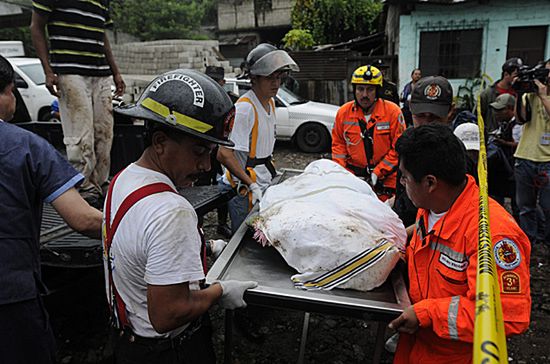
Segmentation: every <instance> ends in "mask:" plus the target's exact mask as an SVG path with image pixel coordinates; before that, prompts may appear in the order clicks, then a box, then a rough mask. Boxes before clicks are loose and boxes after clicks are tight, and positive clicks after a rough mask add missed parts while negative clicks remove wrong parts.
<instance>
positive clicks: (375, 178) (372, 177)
mask: <svg viewBox="0 0 550 364" xmlns="http://www.w3.org/2000/svg"><path fill="white" fill-rule="evenodd" d="M370 182H371V183H372V187H374V186H376V182H378V176H377V175H376V173H374V172H372V173H371V174H370Z"/></svg>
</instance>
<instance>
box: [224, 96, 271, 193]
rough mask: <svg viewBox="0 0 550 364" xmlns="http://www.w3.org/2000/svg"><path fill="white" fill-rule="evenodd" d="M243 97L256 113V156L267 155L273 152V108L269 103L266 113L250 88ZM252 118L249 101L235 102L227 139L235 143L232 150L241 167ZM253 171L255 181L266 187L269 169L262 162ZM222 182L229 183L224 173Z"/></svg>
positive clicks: (249, 142)
mask: <svg viewBox="0 0 550 364" xmlns="http://www.w3.org/2000/svg"><path fill="white" fill-rule="evenodd" d="M243 97H247V98H249V99H250V101H252V103H253V104H254V106H255V107H256V112H257V113H258V140H257V141H256V158H266V157H269V156H270V155H272V154H273V148H274V147H275V121H276V118H275V110H271V104H270V107H269V108H270V111H269V113H267V111H266V110H265V109H264V107H263V106H262V104H261V103H260V100H258V98H257V97H256V94H255V93H254V91H252V90H250V91H248V92H246V93H245V94H244V95H243V96H242V97H241V98H243ZM254 118H255V116H254V108H253V107H252V105H251V104H250V103H249V102H237V103H236V104H235V122H234V123H233V130H232V131H231V134H230V135H229V140H231V141H232V142H233V143H235V146H234V147H233V150H234V151H235V155H236V157H237V160H238V161H239V163H240V164H241V167H242V168H243V169H244V166H245V164H246V159H247V157H248V155H249V152H250V145H251V141H252V128H253V126H254ZM254 171H255V172H256V179H257V180H256V183H257V184H258V185H259V186H260V187H261V188H262V189H266V188H267V187H268V186H269V184H270V183H271V173H269V170H268V169H267V168H266V166H265V165H263V164H262V165H258V166H256V167H254ZM232 177H233V181H235V183H238V179H237V178H236V177H235V176H232ZM223 182H224V183H225V184H230V183H229V181H228V180H227V176H225V175H224V177H223Z"/></svg>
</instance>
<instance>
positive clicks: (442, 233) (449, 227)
mask: <svg viewBox="0 0 550 364" xmlns="http://www.w3.org/2000/svg"><path fill="white" fill-rule="evenodd" d="M466 177H467V178H468V182H467V183H466V187H464V190H463V191H462V193H461V194H460V195H459V196H458V198H457V199H456V201H455V202H454V203H453V205H452V206H451V208H450V209H449V210H448V211H447V213H446V214H445V215H444V216H443V217H442V218H441V219H439V221H437V222H436V223H435V225H434V227H433V228H432V230H433V234H434V235H436V236H439V237H440V238H441V239H443V240H448V239H449V238H450V237H451V235H452V234H453V233H454V232H455V231H456V230H457V229H458V228H460V226H461V225H462V221H463V219H464V216H465V215H466V214H465V213H464V211H465V210H466V209H470V208H477V205H476V206H472V205H471V203H470V202H471V201H475V197H476V196H479V187H478V186H477V184H476V181H475V179H474V178H473V177H472V176H470V175H467V176H466ZM419 211H420V213H419V218H418V219H417V220H418V221H420V217H422V218H423V219H422V220H421V222H422V223H423V224H424V228H425V229H426V232H428V231H427V228H428V227H427V225H426V223H427V222H428V215H429V213H430V211H429V210H425V209H420V210H419ZM442 228H443V229H442Z"/></svg>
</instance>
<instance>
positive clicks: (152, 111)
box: [115, 69, 235, 146]
mask: <svg viewBox="0 0 550 364" xmlns="http://www.w3.org/2000/svg"><path fill="white" fill-rule="evenodd" d="M115 112H118V113H120V114H122V115H126V116H130V117H133V118H138V119H144V120H150V121H153V122H157V123H161V124H164V125H166V126H170V127H173V128H175V129H178V130H181V131H183V132H185V133H187V134H190V135H192V136H195V137H198V138H201V139H204V140H207V141H209V142H212V143H216V144H221V145H225V146H233V145H234V144H233V142H231V141H229V140H228V139H227V137H228V135H229V132H230V131H231V130H230V129H231V127H232V124H233V118H234V116H235V109H234V107H233V103H232V102H231V99H230V98H229V96H228V95H227V93H226V92H225V91H224V89H223V88H222V87H221V86H220V85H219V84H218V83H216V82H215V81H214V80H212V79H211V78H210V77H208V76H206V75H204V74H203V73H200V72H197V71H195V70H189V69H178V70H174V71H170V72H166V73H163V74H162V75H160V76H157V77H156V78H155V79H154V80H153V81H152V82H151V83H150V84H149V85H148V86H147V88H146V89H145V91H143V93H142V94H141V96H140V97H139V100H138V101H137V102H136V103H135V104H132V105H127V106H121V107H117V108H115Z"/></svg>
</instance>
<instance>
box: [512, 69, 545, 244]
mask: <svg viewBox="0 0 550 364" xmlns="http://www.w3.org/2000/svg"><path fill="white" fill-rule="evenodd" d="M544 68H546V69H549V70H550V59H549V60H547V61H546V62H545V64H544ZM547 72H548V71H544V70H543V69H542V67H541V68H535V69H533V70H525V71H524V70H522V72H520V74H519V75H518V79H517V80H516V81H515V82H514V88H516V89H517V90H518V91H519V92H520V94H519V95H518V101H517V103H516V119H517V122H518V123H520V124H525V125H524V126H523V134H522V136H521V139H520V141H519V145H518V148H517V150H516V153H515V154H514V157H515V158H516V163H515V171H514V172H515V177H516V198H517V204H518V208H519V215H520V226H521V228H522V229H523V230H524V231H525V233H526V234H527V236H528V237H529V239H530V240H531V241H532V242H535V241H536V240H537V238H538V237H537V231H538V230H541V229H537V213H536V211H537V202H538V204H539V205H540V206H541V208H542V211H543V212H544V215H545V220H546V222H547V224H546V226H545V229H544V231H545V235H544V237H543V239H544V242H545V243H546V244H550V239H549V237H550V235H549V233H548V230H549V226H548V225H549V224H548V222H549V221H550V184H549V173H550V127H549V125H550V96H549V93H548V91H549V88H548V86H547V85H548V81H549V77H548V73H547ZM541 75H545V76H546V79H541ZM541 81H542V82H541ZM523 90H527V91H530V92H527V93H522V91H523ZM532 91H534V92H532ZM539 240H540V239H539Z"/></svg>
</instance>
